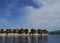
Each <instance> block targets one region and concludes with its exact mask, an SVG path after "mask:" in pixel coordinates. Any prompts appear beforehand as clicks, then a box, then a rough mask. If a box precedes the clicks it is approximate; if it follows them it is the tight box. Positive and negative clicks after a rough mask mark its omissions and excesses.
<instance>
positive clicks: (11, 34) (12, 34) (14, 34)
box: [0, 33, 48, 36]
mask: <svg viewBox="0 0 60 43" xmlns="http://www.w3.org/2000/svg"><path fill="white" fill-rule="evenodd" d="M0 36H48V34H17V33H9V34H6V33H3V34H0Z"/></svg>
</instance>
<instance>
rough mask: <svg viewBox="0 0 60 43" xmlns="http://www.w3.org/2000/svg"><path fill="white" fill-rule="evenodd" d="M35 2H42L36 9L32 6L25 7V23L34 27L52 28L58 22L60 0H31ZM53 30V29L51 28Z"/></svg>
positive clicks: (59, 18)
mask: <svg viewBox="0 0 60 43" xmlns="http://www.w3.org/2000/svg"><path fill="white" fill-rule="evenodd" d="M33 1H34V2H35V3H36V4H38V5H40V4H42V5H43V6H41V7H40V8H38V9H36V8H33V7H32V6H27V7H25V10H26V11H27V15H28V16H27V18H28V21H27V24H31V25H32V26H34V27H36V28H49V29H50V28H51V29H52V28H53V27H54V26H55V27H56V26H57V25H59V23H60V0H33ZM52 30H53V29H52Z"/></svg>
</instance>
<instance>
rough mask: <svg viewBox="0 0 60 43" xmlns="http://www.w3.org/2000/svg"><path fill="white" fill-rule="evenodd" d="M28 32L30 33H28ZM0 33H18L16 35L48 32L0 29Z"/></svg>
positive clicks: (45, 31)
mask: <svg viewBox="0 0 60 43" xmlns="http://www.w3.org/2000/svg"><path fill="white" fill-rule="evenodd" d="M29 31H30V32H29ZM0 33H1V34H2V33H6V34H8V33H18V34H23V33H25V34H48V31H47V30H41V29H37V30H35V29H30V30H29V29H23V28H21V29H0Z"/></svg>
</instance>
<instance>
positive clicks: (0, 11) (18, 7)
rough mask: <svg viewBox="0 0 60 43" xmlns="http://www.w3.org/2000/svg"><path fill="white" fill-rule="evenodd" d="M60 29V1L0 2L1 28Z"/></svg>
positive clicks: (17, 0) (23, 0)
mask: <svg viewBox="0 0 60 43" xmlns="http://www.w3.org/2000/svg"><path fill="white" fill-rule="evenodd" d="M22 27H24V28H35V29H36V28H37V29H47V30H49V31H50V30H58V29H60V0H0V28H22Z"/></svg>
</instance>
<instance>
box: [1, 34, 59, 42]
mask: <svg viewBox="0 0 60 43" xmlns="http://www.w3.org/2000/svg"><path fill="white" fill-rule="evenodd" d="M0 43H60V35H49V36H24V37H23V36H22V37H19V36H18V37H16V36H12V37H8V36H6V37H2V36H0Z"/></svg>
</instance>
